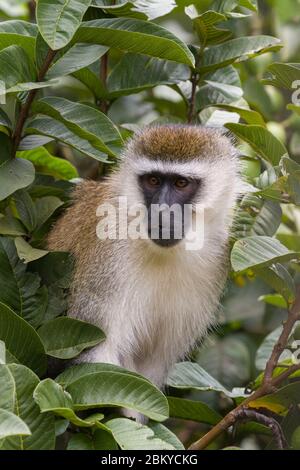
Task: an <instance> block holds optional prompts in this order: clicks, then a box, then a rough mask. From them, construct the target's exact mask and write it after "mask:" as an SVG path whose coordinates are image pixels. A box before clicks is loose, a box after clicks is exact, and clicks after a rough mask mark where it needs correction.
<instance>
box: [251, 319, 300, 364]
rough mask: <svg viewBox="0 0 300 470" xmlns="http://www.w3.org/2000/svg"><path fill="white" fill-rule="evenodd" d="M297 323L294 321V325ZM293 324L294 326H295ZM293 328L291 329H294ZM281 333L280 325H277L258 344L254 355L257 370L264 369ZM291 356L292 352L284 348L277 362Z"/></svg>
mask: <svg viewBox="0 0 300 470" xmlns="http://www.w3.org/2000/svg"><path fill="white" fill-rule="evenodd" d="M298 325H299V322H297V323H296V326H298ZM296 326H295V328H296ZM295 328H293V331H294V329H295ZM281 333H282V326H279V327H278V328H276V329H275V330H274V331H272V332H271V333H270V334H268V335H267V336H266V337H265V338H264V340H263V342H262V343H261V345H260V346H259V348H258V350H257V352H256V357H255V367H256V368H257V369H258V370H264V369H265V367H266V364H267V361H268V359H269V358H270V356H271V353H272V351H273V348H274V346H275V344H276V342H277V340H278V338H279V336H280V335H281ZM291 356H292V353H291V352H290V351H288V350H284V351H283V353H282V354H281V356H280V358H279V362H282V361H284V360H286V359H290V358H291Z"/></svg>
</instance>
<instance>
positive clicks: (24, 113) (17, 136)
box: [12, 49, 56, 157]
mask: <svg viewBox="0 0 300 470" xmlns="http://www.w3.org/2000/svg"><path fill="white" fill-rule="evenodd" d="M55 54H56V52H55V51H52V49H49V51H48V54H47V56H46V59H45V61H44V64H43V66H42V68H41V69H40V71H39V73H38V77H37V81H38V82H40V81H42V80H43V79H44V78H45V75H46V73H47V71H48V69H49V67H50V65H51V62H52V61H53V59H54V57H55ZM37 92H38V90H37V89H36V90H31V91H30V92H29V93H28V97H27V100H26V102H25V104H24V105H23V106H22V107H21V110H20V114H19V118H18V120H17V124H16V127H15V131H14V134H13V138H12V140H13V154H12V156H13V157H15V156H16V152H17V150H18V147H19V145H20V142H21V139H22V132H23V128H24V124H25V121H26V119H27V118H28V115H29V112H30V108H31V105H32V103H33V101H34V99H35V97H36V95H37Z"/></svg>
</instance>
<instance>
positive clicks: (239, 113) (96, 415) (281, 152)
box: [0, 0, 300, 449]
mask: <svg viewBox="0 0 300 470" xmlns="http://www.w3.org/2000/svg"><path fill="white" fill-rule="evenodd" d="M35 3H36V4H35ZM283 4H284V7H283ZM259 6H260V9H259V11H260V14H258V13H257V2H256V0H226V1H223V0H202V1H199V0H198V1H195V2H192V1H188V0H177V1H176V2H175V0H164V1H158V0H149V1H147V2H145V1H141V0H131V1H128V0H117V1H110V0H89V1H88V0H82V1H79V0H69V1H68V2H64V1H63V0H39V1H37V2H34V1H30V2H28V1H27V2H26V1H24V2H20V1H17V0H14V1H9V0H1V1H0V17H1V22H0V103H2V104H1V105H0V448H1V449H55V448H67V449H115V448H121V449H183V448H184V447H188V446H189V445H190V444H191V443H192V442H194V441H197V439H199V438H200V437H201V436H203V439H202V440H200V441H199V442H196V443H195V444H194V446H193V448H204V447H206V446H210V448H225V447H228V446H235V447H243V448H245V447H246V448H273V447H286V446H288V447H290V448H298V449H299V448H300V410H299V404H300V398H299V397H300V381H299V377H300V367H299V361H298V357H297V355H298V354H297V350H298V349H299V343H298V342H297V338H299V334H300V329H299V327H298V321H299V320H300V306H299V305H300V301H299V294H297V283H299V277H300V268H299V256H300V232H299V230H300V217H299V211H298V209H297V205H299V204H300V140H299V129H300V119H299V114H300V101H299V100H300V93H298V92H297V87H298V88H299V86H300V66H299V64H297V57H299V52H300V44H299V42H297V39H298V37H299V29H300V27H299V17H300V11H299V10H300V9H299V3H298V2H297V0H288V1H285V2H281V1H277V0H269V1H262V2H260V5H259ZM162 17H163V18H162ZM297 19H298V24H297ZM171 31H172V32H171ZM273 35H274V36H279V37H281V38H282V39H283V42H281V40H279V39H277V38H276V37H273ZM297 35H298V37H297ZM282 46H284V47H283V49H282ZM297 80H298V83H297V82H296V81H297ZM2 92H3V95H2ZM150 122H158V123H159V122H192V123H201V124H206V125H209V126H225V127H226V128H227V129H228V130H230V131H231V132H232V133H233V134H234V135H235V136H236V138H237V142H238V143H239V145H240V150H241V161H242V171H243V173H244V175H245V177H246V179H247V181H248V183H249V189H250V186H252V190H251V191H249V193H247V194H246V195H245V196H244V197H243V198H242V199H241V200H240V202H239V206H238V208H237V211H236V217H235V225H234V230H233V233H232V250H231V265H232V272H231V275H230V279H229V281H228V288H227V291H226V294H225V297H224V299H223V304H224V309H223V311H222V312H221V315H220V326H219V328H218V330H217V331H215V332H212V334H211V336H210V338H209V339H208V340H207V341H206V342H205V344H204V345H203V346H202V347H201V348H200V349H199V350H198V351H195V352H194V354H193V357H192V358H191V362H183V363H180V364H177V365H176V367H175V368H174V370H173V371H172V373H171V375H170V377H169V379H168V390H167V393H166V394H164V393H162V392H161V391H159V390H158V389H157V388H156V387H155V386H154V385H152V384H151V383H150V382H149V381H148V380H146V379H145V378H143V377H141V376H139V375H137V374H134V373H132V372H129V371H126V370H124V369H121V368H119V367H116V366H111V365H107V364H83V365H80V366H73V367H71V368H70V369H68V370H66V371H65V372H63V373H62V374H60V375H59V376H58V377H51V378H50V377H49V372H48V373H47V370H48V368H47V362H48V361H49V358H51V357H52V358H53V357H54V358H59V359H71V358H74V357H76V356H77V355H78V354H79V353H80V352H81V351H82V350H84V349H85V348H89V347H91V346H94V345H96V344H98V343H99V342H100V341H103V340H104V338H105V336H104V333H103V332H102V331H100V330H99V329H98V328H97V327H95V326H93V325H89V324H87V323H84V322H79V321H77V320H74V319H70V318H67V317H65V316H64V313H65V311H66V302H67V292H68V286H69V285H70V281H71V276H72V259H71V258H70V256H69V254H68V253H53V252H51V253H49V252H48V251H47V250H46V249H45V236H46V234H47V232H48V230H49V227H50V226H51V224H52V223H53V221H54V220H55V219H56V218H57V216H58V215H59V214H60V213H61V211H63V210H64V208H65V207H66V206H67V204H68V201H69V196H70V191H71V190H72V188H73V186H74V184H75V183H74V180H75V179H76V178H77V177H78V176H83V177H89V178H95V179H96V178H98V177H99V176H101V175H103V174H106V173H107V172H108V171H109V170H110V168H111V166H112V165H114V164H115V162H116V161H117V159H118V155H119V154H120V152H121V150H122V146H123V145H124V142H125V141H126V139H127V138H128V137H129V136H130V135H131V134H132V132H133V131H134V129H135V128H136V127H138V126H140V125H142V124H145V123H150ZM298 162H299V163H298ZM283 321H284V324H283V325H282V322H283ZM120 328H121V325H120ZM274 346H275V348H274ZM270 357H271V359H270V360H268V359H269V358H270ZM120 406H122V407H125V408H129V409H133V410H137V411H139V412H142V413H143V414H145V415H146V416H147V417H149V422H148V424H147V425H141V424H137V423H136V422H135V421H132V420H130V419H127V418H125V417H122V415H121V414H120ZM228 413H229V414H228ZM224 416H225V419H223V420H222V418H223V417H224ZM168 417H170V418H172V419H169V420H168V421H167V422H166V423H164V424H162V422H164V421H165V420H167V418H168ZM232 424H234V425H235V426H234V429H232V428H230V426H231V425H232ZM226 429H229V431H228V432H223V431H224V430H226ZM208 430H210V431H209V432H208V434H207V431H208Z"/></svg>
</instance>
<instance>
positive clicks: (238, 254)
mask: <svg viewBox="0 0 300 470" xmlns="http://www.w3.org/2000/svg"><path fill="white" fill-rule="evenodd" d="M299 256H300V253H296V252H292V251H289V250H288V249H287V248H286V247H285V246H284V245H282V244H281V243H280V242H279V241H278V240H276V239H275V238H271V237H264V236H261V237H258V236H253V237H246V238H243V239H241V240H238V241H237V242H235V244H234V246H233V249H232V252H231V264H232V267H233V269H234V271H244V270H245V269H249V268H263V267H267V266H270V265H272V264H275V263H277V262H282V261H288V260H291V259H295V258H298V257H299Z"/></svg>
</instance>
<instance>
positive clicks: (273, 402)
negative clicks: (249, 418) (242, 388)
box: [249, 382, 300, 415]
mask: <svg viewBox="0 0 300 470" xmlns="http://www.w3.org/2000/svg"><path fill="white" fill-rule="evenodd" d="M299 393H300V382H295V383H292V384H289V385H286V386H285V387H282V388H280V389H279V390H277V391H276V392H274V393H271V394H269V395H265V396H264V397H262V398H258V399H257V400H254V401H251V402H250V404H249V406H250V407H251V408H260V407H263V408H267V409H269V410H271V411H274V412H275V413H277V414H284V415H285V414H286V413H287V412H288V409H289V408H290V406H291V405H292V404H293V403H294V404H295V405H297V404H298V403H299Z"/></svg>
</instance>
